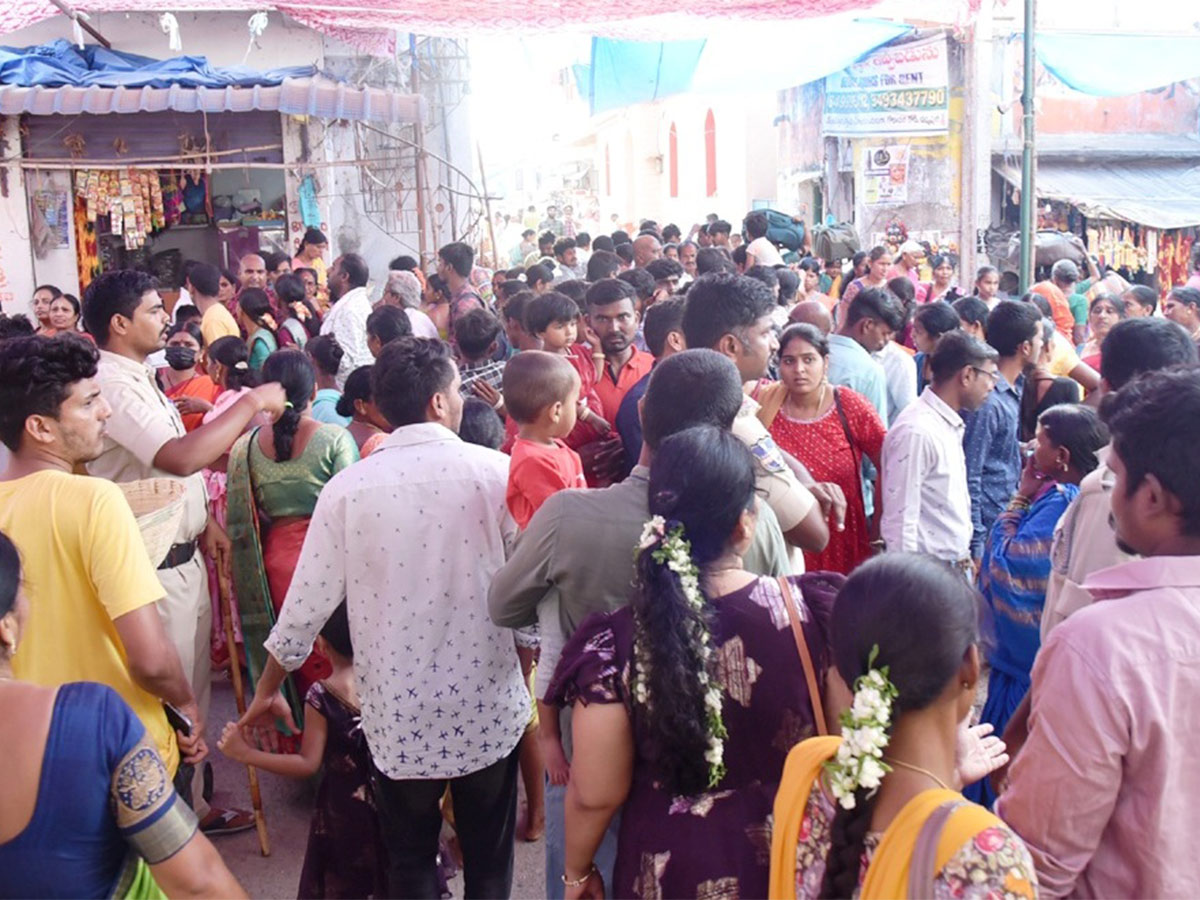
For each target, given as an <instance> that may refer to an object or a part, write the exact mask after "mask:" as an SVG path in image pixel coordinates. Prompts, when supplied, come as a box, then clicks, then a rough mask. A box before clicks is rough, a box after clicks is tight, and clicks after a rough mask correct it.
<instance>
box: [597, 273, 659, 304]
mask: <svg viewBox="0 0 1200 900" xmlns="http://www.w3.org/2000/svg"><path fill="white" fill-rule="evenodd" d="M608 280H609V281H620V282H621V283H622V284H624V285H626V286H627V287H628V288H629V289H630V291H631V292H632V293H635V294H637V298H638V300H640V301H641V302H642V303H645V302H646V301H647V300H649V299H650V298H652V297H653V296H654V292H655V290H657V289H658V283H657V282H656V281H655V280H654V276H653V275H651V274H650V272H649V271H648V270H646V269H626V270H625V271H624V272H622V273H621V274H619V275H618V276H617V277H616V278H615V279H613V278H610V279H608Z"/></svg>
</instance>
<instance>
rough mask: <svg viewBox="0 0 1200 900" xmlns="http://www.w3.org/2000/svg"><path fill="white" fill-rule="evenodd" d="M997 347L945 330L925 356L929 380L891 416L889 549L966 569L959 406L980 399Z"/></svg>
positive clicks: (886, 496) (967, 513) (886, 460)
mask: <svg viewBox="0 0 1200 900" xmlns="http://www.w3.org/2000/svg"><path fill="white" fill-rule="evenodd" d="M996 358H997V356H996V351H995V350H993V349H992V348H991V347H989V346H987V345H986V344H982V343H980V342H979V341H977V340H975V338H973V337H971V336H970V335H968V334H967V333H966V332H965V331H951V332H949V333H948V334H946V335H944V336H943V337H942V339H941V340H940V341H938V345H937V347H936V348H935V349H934V351H933V354H932V355H931V357H930V367H931V368H932V369H933V382H932V383H931V384H930V385H928V386H927V387H926V388H925V390H924V392H922V394H921V396H920V397H919V398H917V402H916V403H913V404H910V405H909V406H908V407H907V408H905V409H904V411H903V412H901V413H900V415H899V416H898V417H897V418H896V421H895V423H894V424H893V425H892V427H891V429H890V430H889V431H888V433H887V438H885V439H884V442H883V515H882V518H881V519H880V531H881V532H882V534H883V539H884V541H886V542H887V549H888V550H903V551H908V552H918V553H928V554H930V555H932V556H936V557H937V558H938V559H942V560H945V561H946V562H948V563H951V564H953V565H955V566H957V567H959V568H960V569H962V571H963V572H964V573H966V574H971V533H972V528H971V496H970V494H969V493H968V492H967V461H966V456H965V455H964V453H963V432H964V431H965V427H964V425H963V420H962V417H961V416H960V415H959V411H960V410H975V409H979V407H980V406H982V405H983V402H984V400H986V399H987V397H988V394H990V393H991V392H992V389H993V388H994V387H995V386H996V377H997V374H996Z"/></svg>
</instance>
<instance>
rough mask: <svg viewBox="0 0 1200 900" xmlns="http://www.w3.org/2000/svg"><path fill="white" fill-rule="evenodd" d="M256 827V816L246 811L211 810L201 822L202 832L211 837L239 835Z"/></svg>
mask: <svg viewBox="0 0 1200 900" xmlns="http://www.w3.org/2000/svg"><path fill="white" fill-rule="evenodd" d="M253 827H254V814H253V813H251V812H250V811H249V810H245V809H217V808H215V807H214V808H213V809H210V810H209V812H208V815H207V816H205V817H204V818H203V819H202V820H201V822H200V830H201V831H203V832H204V833H205V834H206V835H208V836H209V837H216V836H217V835H222V834H237V833H238V832H239V831H249V830H250V829H251V828H253Z"/></svg>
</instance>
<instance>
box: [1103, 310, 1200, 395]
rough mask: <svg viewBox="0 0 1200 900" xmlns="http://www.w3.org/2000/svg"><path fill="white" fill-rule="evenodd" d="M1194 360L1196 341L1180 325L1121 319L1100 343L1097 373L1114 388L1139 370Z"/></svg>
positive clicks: (1151, 370) (1146, 317)
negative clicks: (1098, 369) (1098, 370)
mask: <svg viewBox="0 0 1200 900" xmlns="http://www.w3.org/2000/svg"><path fill="white" fill-rule="evenodd" d="M1196 362H1197V356H1196V344H1195V343H1194V342H1193V341H1192V338H1191V336H1190V335H1189V334H1188V333H1187V331H1186V329H1184V327H1183V326H1182V325H1180V324H1178V323H1177V322H1172V321H1171V320H1170V319H1160V318H1157V317H1151V316H1145V317H1141V318H1136V319H1124V320H1122V321H1120V322H1118V323H1117V324H1116V325H1114V326H1113V327H1112V329H1111V330H1110V331H1109V332H1108V335H1107V336H1106V337H1105V338H1104V342H1103V343H1102V344H1101V345H1100V375H1101V376H1102V377H1103V378H1104V380H1105V381H1107V382H1108V386H1109V387H1110V388H1111V389H1112V390H1114V391H1119V390H1121V389H1122V388H1123V387H1125V385H1127V384H1128V383H1129V382H1130V381H1132V380H1133V379H1134V378H1135V377H1137V376H1138V375H1140V374H1142V373H1143V372H1154V371H1157V370H1159V369H1166V368H1168V367H1170V366H1180V365H1195V364H1196Z"/></svg>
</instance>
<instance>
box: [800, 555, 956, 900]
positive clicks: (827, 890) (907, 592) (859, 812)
mask: <svg viewBox="0 0 1200 900" xmlns="http://www.w3.org/2000/svg"><path fill="white" fill-rule="evenodd" d="M976 608H977V607H976V594H975V590H974V589H973V588H972V587H971V586H970V585H969V584H968V583H967V582H966V580H965V579H964V578H963V577H962V575H961V574H960V573H959V572H956V571H954V570H953V569H952V568H950V567H949V566H947V565H946V564H945V563H941V562H938V561H937V560H935V559H933V558H931V557H928V556H921V555H918V554H915V553H888V554H886V555H884V556H877V557H875V558H874V559H871V560H869V561H867V562H866V563H864V564H863V565H862V566H860V567H859V568H858V569H856V570H855V571H854V573H853V574H852V575H851V576H850V578H849V579H848V580H847V581H846V584H845V585H844V586H843V587H842V589H841V591H840V592H839V593H838V596H837V600H836V601H835V602H834V605H833V619H832V625H831V629H830V632H831V634H830V637H831V640H832V644H833V658H834V662H835V663H836V665H837V669H838V673H839V674H840V675H841V676H842V679H843V680H844V681H845V682H846V684H848V685H853V684H854V682H855V680H856V679H857V678H858V677H859V676H860V675H863V674H865V673H866V671H867V669H868V666H869V665H873V667H874V668H877V669H878V668H882V667H884V666H887V667H888V676H889V679H890V681H891V682H892V684H893V685H895V686H896V689H897V691H898V692H899V693H898V696H897V697H896V699H895V701H894V702H893V705H892V717H891V722H892V723H893V725H894V723H895V722H896V721H897V720H898V719H899V718H900V716H902V715H903V714H904V713H905V712H906V711H908V710H917V709H924V708H925V707H927V706H929V705H930V704H932V703H933V702H934V701H936V700H937V698H938V697H940V696H941V695H942V693H943V692H944V691H945V690H946V686H947V685H948V684H949V683H950V681H951V680H952V679H954V678H955V677H956V675H957V673H958V670H959V667H960V666H961V665H962V662H963V658H964V657H965V656H966V653H967V650H968V649H969V648H970V647H971V645H972V644H974V643H975V640H976V633H977V632H976ZM876 647H878V648H879V649H878V654H877V656H876V657H875V661H874V663H873V664H870V663H869V662H868V661H869V660H870V659H871V655H872V651H873V649H874V648H876ZM890 730H891V729H890V728H889V732H890ZM854 800H855V803H854V808H853V809H845V808H843V807H841V806H839V807H838V810H837V814H836V815H835V816H834V819H833V824H832V826H831V829H830V846H829V854H828V856H827V857H826V859H825V880H824V882H823V883H822V885H821V896H822V897H850V896H853V894H854V891H855V890H856V888H857V887H858V876H859V873H860V870H861V864H862V855H863V842H864V840H865V839H866V836H867V831H868V829H869V828H870V826H871V816H872V813H874V811H875V795H874V794H873V793H871V792H868V791H866V790H863V789H860V790H858V791H857V792H856V793H855V795H854Z"/></svg>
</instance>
